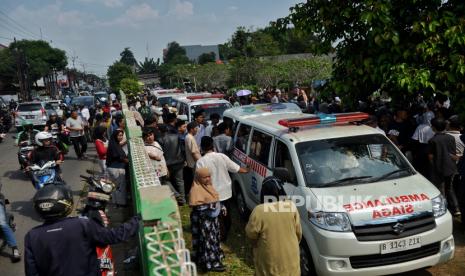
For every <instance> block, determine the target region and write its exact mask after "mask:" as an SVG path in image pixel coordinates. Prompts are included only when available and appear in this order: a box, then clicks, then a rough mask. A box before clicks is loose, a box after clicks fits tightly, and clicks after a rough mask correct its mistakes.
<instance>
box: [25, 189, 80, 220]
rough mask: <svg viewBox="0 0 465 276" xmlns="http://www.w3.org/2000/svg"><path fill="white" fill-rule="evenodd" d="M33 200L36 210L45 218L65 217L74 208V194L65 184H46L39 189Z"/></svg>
mask: <svg viewBox="0 0 465 276" xmlns="http://www.w3.org/2000/svg"><path fill="white" fill-rule="evenodd" d="M32 200H33V202H34V208H35V209H36V212H37V213H38V214H39V215H40V216H41V217H42V218H43V219H45V220H55V219H60V218H64V217H66V216H67V215H69V214H70V213H71V211H72V209H73V195H72V193H71V190H70V189H69V188H68V187H67V186H65V185H60V184H50V185H46V186H44V187H43V188H42V189H40V190H38V191H37V193H36V194H35V195H34V198H33V199H32Z"/></svg>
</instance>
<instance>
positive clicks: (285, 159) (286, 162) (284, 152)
mask: <svg viewBox="0 0 465 276" xmlns="http://www.w3.org/2000/svg"><path fill="white" fill-rule="evenodd" d="M274 167H275V168H276V167H283V168H286V169H287V170H288V171H289V175H290V176H291V180H292V183H295V181H296V179H295V169H294V165H293V164H292V158H291V154H290V153H289V149H288V148H287V146H286V144H284V143H283V142H281V141H279V140H276V149H275V156H274Z"/></svg>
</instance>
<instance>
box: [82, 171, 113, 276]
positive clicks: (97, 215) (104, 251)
mask: <svg viewBox="0 0 465 276" xmlns="http://www.w3.org/2000/svg"><path fill="white" fill-rule="evenodd" d="M81 178H83V179H84V180H85V181H86V182H87V184H88V187H89V191H88V193H87V200H86V203H85V206H84V208H83V209H82V211H81V215H82V216H86V217H88V218H89V219H93V220H94V221H96V222H97V223H99V224H100V225H102V226H104V227H108V224H109V220H108V217H107V215H106V207H107V203H108V202H109V201H110V194H111V193H112V192H113V191H114V190H115V188H116V186H115V184H114V183H113V182H111V181H110V180H108V179H105V178H104V177H92V176H83V175H81ZM96 252H97V258H98V259H99V260H100V271H101V273H102V274H101V275H102V276H113V275H115V261H114V259H113V252H112V250H111V247H110V246H109V245H107V246H104V247H97V248H96Z"/></svg>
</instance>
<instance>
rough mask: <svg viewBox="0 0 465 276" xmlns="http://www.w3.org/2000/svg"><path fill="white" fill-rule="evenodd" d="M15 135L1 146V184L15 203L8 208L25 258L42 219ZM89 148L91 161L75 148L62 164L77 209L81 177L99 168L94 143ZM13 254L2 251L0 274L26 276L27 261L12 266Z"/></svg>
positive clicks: (5, 193)
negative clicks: (29, 239)
mask: <svg viewBox="0 0 465 276" xmlns="http://www.w3.org/2000/svg"><path fill="white" fill-rule="evenodd" d="M13 135H14V133H9V134H8V136H7V137H6V139H5V140H4V141H3V142H2V143H0V181H1V183H2V184H3V187H2V192H3V194H4V195H5V196H6V197H7V198H8V199H9V200H10V202H11V204H10V205H9V206H7V209H9V210H11V212H12V213H13V214H14V216H15V221H16V225H17V227H16V232H15V235H16V239H17V241H18V247H19V249H20V251H21V254H22V255H23V254H24V236H25V235H26V233H27V232H28V231H29V230H30V229H31V228H33V227H35V226H37V225H39V224H41V219H40V217H38V216H37V214H36V213H35V211H34V208H33V206H32V201H31V200H32V197H33V196H34V193H35V190H34V188H33V187H32V184H31V182H30V180H29V179H28V178H27V177H26V176H25V174H24V173H23V172H22V171H20V170H19V164H18V160H17V150H18V148H17V147H16V146H14V139H13ZM88 145H89V146H91V148H90V149H89V151H88V152H89V157H90V158H89V160H85V161H80V160H77V159H76V155H75V154H74V151H73V149H72V147H71V148H70V152H69V153H68V155H67V156H66V157H65V162H64V164H63V165H62V171H63V178H64V180H65V181H66V183H67V184H68V185H69V186H70V187H71V189H72V190H73V194H74V199H75V200H74V205H75V206H76V204H77V202H78V199H79V195H80V193H81V190H82V187H83V182H81V181H80V178H79V175H80V174H86V172H85V171H86V169H95V170H97V165H96V164H94V163H93V162H92V160H93V159H94V158H95V153H94V150H93V146H92V145H91V144H90V143H89V144H88ZM9 254H10V249H9V248H4V249H3V250H2V252H0V275H2V276H16V275H24V263H23V261H22V260H21V262H19V263H11V261H10V258H9Z"/></svg>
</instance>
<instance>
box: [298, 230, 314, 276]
mask: <svg viewBox="0 0 465 276" xmlns="http://www.w3.org/2000/svg"><path fill="white" fill-rule="evenodd" d="M299 247H300V275H301V276H315V275H316V272H315V266H314V264H313V259H312V255H311V253H310V249H308V246H307V242H306V241H305V239H302V240H301V241H300V245H299Z"/></svg>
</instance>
